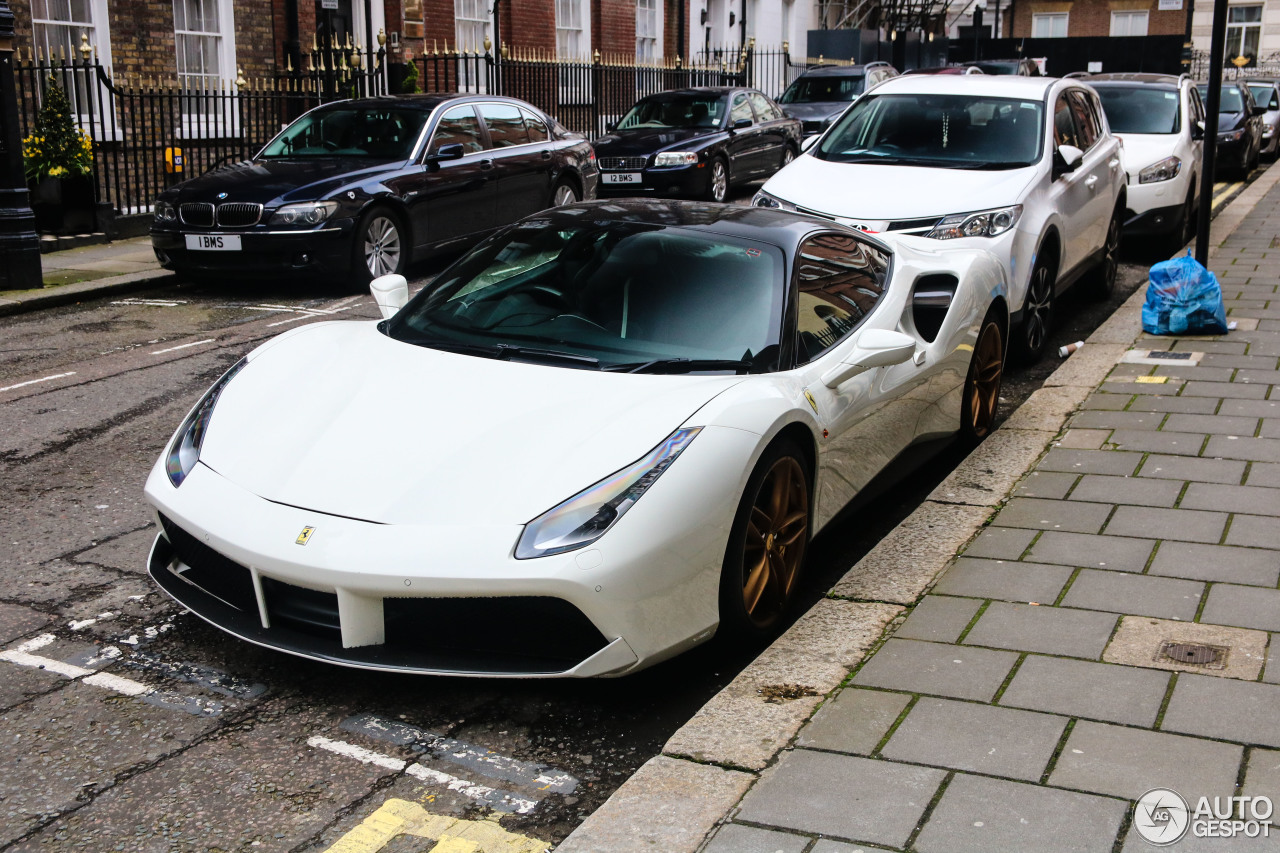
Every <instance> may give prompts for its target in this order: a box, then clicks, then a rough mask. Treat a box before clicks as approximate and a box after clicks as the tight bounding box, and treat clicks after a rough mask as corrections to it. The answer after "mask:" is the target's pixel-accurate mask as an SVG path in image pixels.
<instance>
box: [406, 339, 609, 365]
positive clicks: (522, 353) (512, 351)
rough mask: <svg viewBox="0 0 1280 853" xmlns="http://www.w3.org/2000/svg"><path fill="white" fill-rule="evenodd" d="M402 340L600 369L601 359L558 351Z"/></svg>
mask: <svg viewBox="0 0 1280 853" xmlns="http://www.w3.org/2000/svg"><path fill="white" fill-rule="evenodd" d="M400 340H402V341H404V342H405V343H408V344H414V345H416V346H423V347H429V348H431V349H441V350H447V351H449V352H460V353H465V354H466V355H478V356H482V357H484V358H496V359H498V360H499V361H510V360H511V359H513V358H519V359H527V360H530V361H550V362H562V363H564V364H569V365H577V366H581V367H594V368H597V369H599V367H600V359H598V358H592V357H591V356H589V355H578V354H577V353H572V352H560V351H558V350H549V349H539V348H537V347H523V346H518V345H516V344H478V343H470V342H468V341H450V340H447V339H445V338H433V337H430V336H429V335H413V336H409V337H405V338H401V339H400Z"/></svg>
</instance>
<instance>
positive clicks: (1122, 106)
mask: <svg viewBox="0 0 1280 853" xmlns="http://www.w3.org/2000/svg"><path fill="white" fill-rule="evenodd" d="M1094 88H1095V89H1096V90H1097V92H1098V97H1099V98H1101V99H1102V110H1103V112H1105V113H1106V114H1107V124H1109V125H1111V130H1112V131H1114V132H1115V133H1178V132H1179V131H1181V130H1182V115H1181V110H1179V109H1178V90H1177V89H1165V88H1156V87H1154V86H1103V85H1099V86H1095V87H1094Z"/></svg>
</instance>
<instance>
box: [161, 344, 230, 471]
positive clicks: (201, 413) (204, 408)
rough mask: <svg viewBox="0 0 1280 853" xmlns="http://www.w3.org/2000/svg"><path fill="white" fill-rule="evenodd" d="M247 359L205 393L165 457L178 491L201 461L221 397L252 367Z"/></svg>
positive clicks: (171, 443) (167, 469)
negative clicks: (233, 380) (215, 407)
mask: <svg viewBox="0 0 1280 853" xmlns="http://www.w3.org/2000/svg"><path fill="white" fill-rule="evenodd" d="M248 363H249V362H248V360H247V359H243V358H242V359H240V360H239V361H237V362H236V363H235V364H234V365H232V367H231V369H230V370H228V371H227V372H226V373H224V374H222V378H221V379H219V380H218V381H217V382H215V383H213V387H212V388H210V389H209V390H208V391H206V392H204V396H203V397H201V398H200V402H199V403H196V407H195V408H194V409H192V410H191V414H189V415H187V419H186V420H185V421H183V422H182V426H180V427H178V432H177V434H176V435H174V437H173V441H172V442H170V443H169V450H168V451H167V452H166V453H165V455H164V471H165V473H166V474H168V475H169V482H170V483H173V487H174V488H175V489H176V488H177V487H178V486H181V485H182V481H183V480H185V479H187V475H188V474H190V473H191V469H192V468H194V467H196V462H198V461H200V447H201V446H202V445H203V444H204V435H205V432H206V431H207V430H208V428H209V419H210V418H211V417H213V407H214V406H216V405H217V404H218V395H219V394H221V393H222V389H223V388H225V387H227V383H228V382H230V381H231V377H233V376H235V375H236V374H237V373H239V372H240V371H241V370H243V369H244V366H245V365H246V364H248Z"/></svg>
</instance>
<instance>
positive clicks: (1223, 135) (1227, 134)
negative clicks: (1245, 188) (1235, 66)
mask: <svg viewBox="0 0 1280 853" xmlns="http://www.w3.org/2000/svg"><path fill="white" fill-rule="evenodd" d="M1197 88H1199V90H1200V98H1201V100H1203V101H1204V102H1205V104H1206V106H1207V105H1208V103H1209V85H1208V84H1207V83H1201V84H1200V85H1199V86H1198V87H1197ZM1266 111H1267V108H1266V107H1265V106H1263V107H1260V106H1258V105H1257V104H1256V103H1254V100H1253V94H1252V93H1250V91H1249V87H1248V86H1246V85H1244V84H1242V83H1223V84H1222V100H1221V102H1220V103H1219V104H1218V151H1217V155H1216V158H1215V160H1214V163H1215V168H1216V170H1217V174H1218V175H1221V174H1223V173H1225V172H1227V171H1231V172H1234V173H1235V174H1236V176H1238V177H1239V178H1241V179H1243V178H1246V177H1248V175H1249V173H1250V172H1252V171H1253V170H1254V167H1256V166H1257V165H1258V157H1259V152H1260V151H1261V150H1262V114H1263V113H1265V112H1266ZM1214 179H1215V180H1217V177H1216V176H1215V178H1214Z"/></svg>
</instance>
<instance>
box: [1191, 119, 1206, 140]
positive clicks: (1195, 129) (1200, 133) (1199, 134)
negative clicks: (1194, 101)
mask: <svg viewBox="0 0 1280 853" xmlns="http://www.w3.org/2000/svg"><path fill="white" fill-rule="evenodd" d="M1191 138H1192V139H1204V122H1202V121H1198V122H1196V123H1195V124H1193V125H1191Z"/></svg>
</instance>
